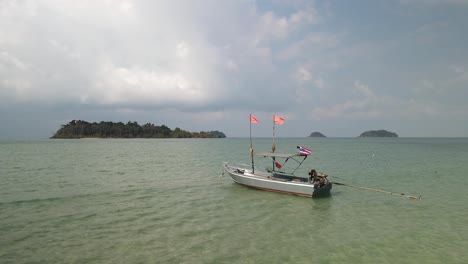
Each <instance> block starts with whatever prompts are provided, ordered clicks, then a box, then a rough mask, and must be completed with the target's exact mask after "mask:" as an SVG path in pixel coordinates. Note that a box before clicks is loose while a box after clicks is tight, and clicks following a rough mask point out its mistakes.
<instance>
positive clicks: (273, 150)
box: [271, 115, 276, 171]
mask: <svg viewBox="0 0 468 264" xmlns="http://www.w3.org/2000/svg"><path fill="white" fill-rule="evenodd" d="M275 150H276V146H275V115H273V145H272V146H271V151H272V152H273V153H274V152H275ZM275 162H276V159H275V157H273V166H272V168H273V171H275Z"/></svg>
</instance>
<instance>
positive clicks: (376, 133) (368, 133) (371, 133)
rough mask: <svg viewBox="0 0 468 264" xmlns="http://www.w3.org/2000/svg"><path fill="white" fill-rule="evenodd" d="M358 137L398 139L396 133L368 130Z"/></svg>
mask: <svg viewBox="0 0 468 264" xmlns="http://www.w3.org/2000/svg"><path fill="white" fill-rule="evenodd" d="M359 137H398V135H397V133H393V132H390V131H387V130H383V129H382V130H369V131H366V132H363V133H362V134H361V135H360V136H359Z"/></svg>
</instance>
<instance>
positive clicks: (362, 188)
mask: <svg viewBox="0 0 468 264" xmlns="http://www.w3.org/2000/svg"><path fill="white" fill-rule="evenodd" d="M333 184H336V185H343V186H347V187H352V188H357V189H361V190H367V191H372V192H381V193H386V194H390V195H395V196H401V197H406V198H409V199H412V200H421V196H419V197H416V196H411V195H407V194H404V193H397V192H389V191H384V190H379V189H372V188H367V187H362V186H357V185H351V184H346V183H340V182H333Z"/></svg>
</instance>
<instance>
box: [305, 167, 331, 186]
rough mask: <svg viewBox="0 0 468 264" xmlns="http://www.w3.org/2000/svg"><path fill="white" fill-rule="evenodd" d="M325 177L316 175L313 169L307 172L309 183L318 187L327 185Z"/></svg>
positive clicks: (320, 174) (321, 174)
mask: <svg viewBox="0 0 468 264" xmlns="http://www.w3.org/2000/svg"><path fill="white" fill-rule="evenodd" d="M327 177H328V175H327V174H323V173H317V171H316V170H314V169H312V170H311V171H310V172H309V182H310V183H313V184H314V185H316V186H318V187H323V186H325V185H327V184H328V183H329V181H328V179H327Z"/></svg>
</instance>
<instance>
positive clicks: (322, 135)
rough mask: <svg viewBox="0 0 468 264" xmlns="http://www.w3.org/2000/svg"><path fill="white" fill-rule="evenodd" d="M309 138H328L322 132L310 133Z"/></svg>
mask: <svg viewBox="0 0 468 264" xmlns="http://www.w3.org/2000/svg"><path fill="white" fill-rule="evenodd" d="M309 137H326V136H325V135H324V134H322V133H320V132H312V133H310V135H309Z"/></svg>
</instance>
